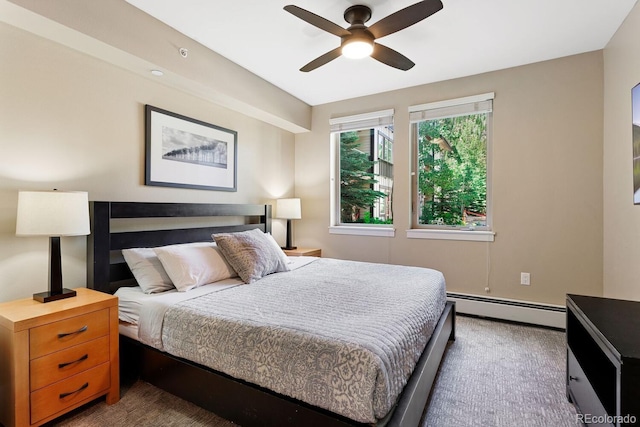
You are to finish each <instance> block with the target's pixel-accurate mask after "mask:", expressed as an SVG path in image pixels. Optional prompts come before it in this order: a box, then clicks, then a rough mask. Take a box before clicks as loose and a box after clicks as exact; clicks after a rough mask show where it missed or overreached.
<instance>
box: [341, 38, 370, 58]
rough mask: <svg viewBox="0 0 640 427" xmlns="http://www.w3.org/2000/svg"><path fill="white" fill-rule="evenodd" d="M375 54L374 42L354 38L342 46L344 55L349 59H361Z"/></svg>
mask: <svg viewBox="0 0 640 427" xmlns="http://www.w3.org/2000/svg"><path fill="white" fill-rule="evenodd" d="M372 53H373V41H371V40H367V39H365V38H353V39H351V40H349V41H347V42H345V44H343V45H342V54H343V55H344V56H346V57H347V58H352V59H360V58H364V57H367V56H369V55H371V54H372Z"/></svg>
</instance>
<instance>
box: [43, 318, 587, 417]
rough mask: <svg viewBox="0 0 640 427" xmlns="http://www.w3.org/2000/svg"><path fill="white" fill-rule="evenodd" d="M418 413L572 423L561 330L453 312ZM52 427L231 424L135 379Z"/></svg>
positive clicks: (563, 341)
mask: <svg viewBox="0 0 640 427" xmlns="http://www.w3.org/2000/svg"><path fill="white" fill-rule="evenodd" d="M456 320H457V322H456V341H455V342H453V343H451V344H450V345H449V348H448V350H447V352H446V353H445V357H444V358H443V361H442V364H441V367H440V370H439V372H438V375H437V377H436V382H435V385H434V388H433V391H432V394H431V397H430V401H429V405H428V408H427V410H426V412H425V414H424V419H423V422H422V426H423V427H440V426H442V427H445V426H446V427H467V426H469V427H470V426H482V427H490V426H495V427H501V426H505V427H507V426H508V427H516V426H522V427H538V426H540V427H552V426H553V427H561V426H576V425H579V423H578V422H577V420H576V412H575V409H574V408H573V406H572V405H571V404H570V403H569V402H568V401H567V397H566V394H565V370H566V367H565V360H566V352H565V334H564V333H563V332H560V331H555V330H549V329H544V328H537V327H531V326H523V325H516V324H510V323H502V322H495V321H490V320H486V319H478V318H473V317H464V316H458V318H457V319H456ZM49 425H50V426H64V427H80V426H82V427H84V426H88V427H93V426H95V427H102V426H109V427H129V426H194V427H195V426H209V427H228V426H233V425H235V424H233V423H231V422H229V421H226V420H224V419H222V418H220V417H218V416H216V415H215V414H213V413H211V412H208V411H206V410H204V409H201V408H199V407H197V406H195V405H193V404H191V403H189V402H186V401H184V400H182V399H179V398H177V397H174V396H172V395H170V394H168V393H166V392H164V391H162V390H160V389H158V388H156V387H154V386H152V385H150V384H147V383H145V382H143V381H137V382H135V383H134V384H133V385H131V386H130V387H128V388H126V389H123V391H122V396H121V399H120V401H119V402H118V403H117V404H115V405H111V406H107V405H106V404H105V403H104V400H98V401H96V402H94V403H92V404H89V405H87V406H84V407H82V408H79V409H78V410H76V411H74V412H72V413H70V414H67V415H66V416H64V417H63V418H62V419H59V420H58V421H56V422H53V423H50V424H49Z"/></svg>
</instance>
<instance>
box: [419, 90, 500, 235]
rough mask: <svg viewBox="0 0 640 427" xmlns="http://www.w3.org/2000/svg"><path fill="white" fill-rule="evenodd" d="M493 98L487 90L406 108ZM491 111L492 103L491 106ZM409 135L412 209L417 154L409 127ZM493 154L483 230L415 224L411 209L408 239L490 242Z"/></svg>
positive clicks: (488, 162) (489, 147)
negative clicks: (477, 93)
mask: <svg viewBox="0 0 640 427" xmlns="http://www.w3.org/2000/svg"><path fill="white" fill-rule="evenodd" d="M494 99H495V92H487V93H483V94H480V95H472V96H465V97H462V98H455V99H448V100H444V101H436V102H428V103H426V104H420V105H412V106H410V107H409V108H408V110H409V114H410V115H411V113H417V112H420V111H424V110H433V109H437V108H446V107H454V106H457V105H464V104H471V103H475V102H482V101H489V100H491V101H493V100H494ZM491 111H493V106H492V108H491ZM409 126H413V122H411V121H410V125H409ZM489 132H490V133H492V132H493V125H491V127H490V129H489ZM409 133H410V135H411V139H410V144H411V156H412V159H411V206H412V211H413V209H415V208H416V206H415V201H414V200H413V192H414V191H415V189H414V185H415V184H414V180H415V179H416V171H415V160H414V158H413V157H414V156H415V155H416V153H415V149H416V147H415V146H414V141H413V132H412V131H411V130H410V131H409ZM492 145H493V138H492V137H491V136H490V137H489V140H488V146H487V150H488V151H492ZM492 162H493V156H489V157H488V158H487V225H486V227H483V229H482V230H473V231H472V230H463V229H460V228H455V229H451V230H443V229H441V228H432V227H433V226H430V225H426V224H424V225H416V224H414V222H415V217H414V216H415V213H412V218H411V223H412V227H415V228H411V229H410V230H407V238H408V239H439V240H467V241H476V242H493V241H494V240H495V233H494V232H493V231H492V227H493V206H492V205H493V195H492V193H493V190H492V185H491V171H492V170H493V167H492Z"/></svg>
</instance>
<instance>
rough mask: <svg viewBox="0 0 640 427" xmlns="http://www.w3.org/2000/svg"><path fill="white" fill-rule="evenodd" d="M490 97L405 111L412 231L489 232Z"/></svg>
mask: <svg viewBox="0 0 640 427" xmlns="http://www.w3.org/2000/svg"><path fill="white" fill-rule="evenodd" d="M492 101H493V94H492V93H491V94H485V95H479V96H473V97H467V98H460V99H456V100H450V101H443V102H436V103H430V104H423V105H418V106H414V107H410V109H409V113H410V120H411V141H412V153H413V174H412V187H413V188H412V200H413V206H412V214H413V215H412V228H442V229H463V230H475V229H478V230H490V229H491V217H490V209H489V207H490V180H489V173H488V171H489V170H490V169H489V167H488V165H489V164H490V155H491V150H490V147H491V122H492V108H493V102H492Z"/></svg>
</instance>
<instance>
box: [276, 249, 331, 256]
mask: <svg viewBox="0 0 640 427" xmlns="http://www.w3.org/2000/svg"><path fill="white" fill-rule="evenodd" d="M283 251H284V253H285V254H287V256H317V257H321V256H322V249H317V248H297V249H283Z"/></svg>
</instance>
